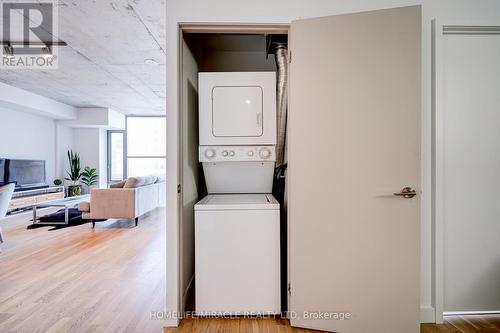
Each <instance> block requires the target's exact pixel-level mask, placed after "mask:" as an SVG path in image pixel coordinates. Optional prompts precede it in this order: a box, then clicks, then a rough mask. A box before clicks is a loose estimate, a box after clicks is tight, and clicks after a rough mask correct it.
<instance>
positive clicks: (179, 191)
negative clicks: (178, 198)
mask: <svg viewBox="0 0 500 333" xmlns="http://www.w3.org/2000/svg"><path fill="white" fill-rule="evenodd" d="M177 193H181V184H177Z"/></svg>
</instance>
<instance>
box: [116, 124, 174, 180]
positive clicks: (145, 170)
mask: <svg viewBox="0 0 500 333" xmlns="http://www.w3.org/2000/svg"><path fill="white" fill-rule="evenodd" d="M166 135H167V129H166V122H165V117H127V149H126V164H127V165H126V170H127V176H128V177H133V176H144V175H151V174H165V173H166V151H167V145H166Z"/></svg>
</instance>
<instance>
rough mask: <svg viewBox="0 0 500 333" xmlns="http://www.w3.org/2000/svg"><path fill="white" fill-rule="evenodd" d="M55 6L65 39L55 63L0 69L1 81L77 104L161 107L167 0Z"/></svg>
mask: <svg viewBox="0 0 500 333" xmlns="http://www.w3.org/2000/svg"><path fill="white" fill-rule="evenodd" d="M58 10H59V20H58V21H59V25H58V26H59V27H58V29H59V39H60V40H62V41H65V42H66V43H67V44H68V45H67V46H64V47H60V48H59V55H58V60H59V67H58V69H57V70H43V71H42V70H4V69H0V81H1V82H4V83H7V84H10V85H12V86H15V87H19V88H22V89H25V90H28V91H31V92H34V93H37V94H40V95H42V96H46V97H50V98H53V99H55V100H57V101H60V102H63V103H66V104H70V105H73V106H77V107H109V108H112V109H115V110H117V111H120V112H123V113H126V114H160V113H161V114H164V113H165V84H166V74H165V58H166V55H165V44H166V36H165V16H166V0H129V1H127V0H109V1H103V0H85V1H83V0H72V1H71V0H59V1H58ZM146 59H154V60H155V61H156V62H157V63H158V64H157V65H152V64H147V63H145V60H146Z"/></svg>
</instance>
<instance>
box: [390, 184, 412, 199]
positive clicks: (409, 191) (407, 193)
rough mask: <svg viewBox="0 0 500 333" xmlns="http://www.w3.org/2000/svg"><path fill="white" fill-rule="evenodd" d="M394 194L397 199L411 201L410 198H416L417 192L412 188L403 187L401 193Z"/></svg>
mask: <svg viewBox="0 0 500 333" xmlns="http://www.w3.org/2000/svg"><path fill="white" fill-rule="evenodd" d="M393 194H394V195H395V196H397V197H403V198H405V199H410V198H413V197H414V196H416V195H417V192H415V190H414V189H412V188H411V187H409V186H407V187H403V188H402V189H401V191H399V192H396V193H393Z"/></svg>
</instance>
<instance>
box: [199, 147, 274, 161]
mask: <svg viewBox="0 0 500 333" xmlns="http://www.w3.org/2000/svg"><path fill="white" fill-rule="evenodd" d="M275 160H276V154H275V148H274V146H200V150H199V161H200V162H231V161H233V162H259V161H266V162H274V161H275Z"/></svg>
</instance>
